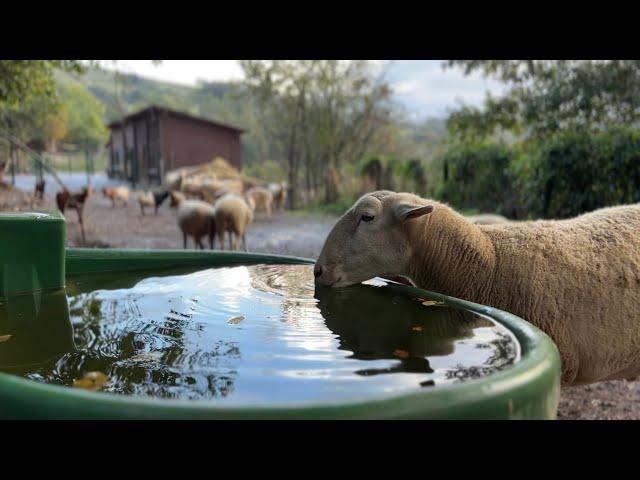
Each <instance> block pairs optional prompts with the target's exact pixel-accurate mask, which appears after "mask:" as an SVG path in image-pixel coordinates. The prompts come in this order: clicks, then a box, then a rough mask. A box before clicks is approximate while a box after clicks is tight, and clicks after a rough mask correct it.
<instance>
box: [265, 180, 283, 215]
mask: <svg viewBox="0 0 640 480" xmlns="http://www.w3.org/2000/svg"><path fill="white" fill-rule="evenodd" d="M267 188H268V189H269V190H270V191H271V194H272V195H273V203H274V205H275V206H276V208H277V209H278V210H284V206H285V203H286V201H287V182H281V183H270V184H269V185H268V186H267Z"/></svg>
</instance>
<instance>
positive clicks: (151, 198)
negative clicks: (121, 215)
mask: <svg viewBox="0 0 640 480" xmlns="http://www.w3.org/2000/svg"><path fill="white" fill-rule="evenodd" d="M168 197H169V192H168V191H166V190H165V191H155V190H154V191H151V190H147V191H145V192H140V193H139V194H138V203H139V204H140V211H141V212H142V215H143V216H144V207H153V208H154V209H155V214H156V215H157V214H158V208H160V205H162V203H163V202H164V201H165V200H166V199H167V198H168Z"/></svg>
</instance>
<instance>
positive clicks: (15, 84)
mask: <svg viewBox="0 0 640 480" xmlns="http://www.w3.org/2000/svg"><path fill="white" fill-rule="evenodd" d="M56 68H57V69H61V70H66V71H73V72H82V71H83V70H84V64H83V63H82V62H81V61H79V60H2V61H0V105H8V106H17V105H19V104H22V103H24V102H27V101H29V100H32V99H34V98H36V97H42V98H48V99H55V97H56V84H55V81H54V77H53V71H54V69H56Z"/></svg>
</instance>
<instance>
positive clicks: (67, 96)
mask: <svg viewBox="0 0 640 480" xmlns="http://www.w3.org/2000/svg"><path fill="white" fill-rule="evenodd" d="M60 97H61V99H62V102H63V105H64V107H65V108H66V110H67V112H68V114H67V115H68V133H67V135H66V137H65V139H66V140H67V141H69V142H72V143H75V144H77V145H79V146H81V147H82V148H83V149H86V150H91V151H94V150H96V149H98V148H99V147H100V145H102V144H103V143H104V142H105V140H106V139H107V129H106V127H105V125H104V105H103V104H102V103H101V102H100V101H99V100H98V99H97V98H95V97H94V96H93V95H92V94H91V93H89V92H88V91H87V89H86V88H84V87H83V86H82V85H80V84H77V83H71V84H67V85H63V86H61V88H60Z"/></svg>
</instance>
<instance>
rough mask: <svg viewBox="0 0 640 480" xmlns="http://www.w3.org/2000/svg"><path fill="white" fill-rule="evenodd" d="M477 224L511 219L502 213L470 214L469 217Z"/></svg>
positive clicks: (488, 223) (503, 221)
mask: <svg viewBox="0 0 640 480" xmlns="http://www.w3.org/2000/svg"><path fill="white" fill-rule="evenodd" d="M467 218H468V219H469V220H470V221H471V222H473V223H475V224H476V225H493V224H496V223H509V219H507V218H505V217H503V216H502V215H494V214H492V213H481V214H480V215H470V216H468V217H467Z"/></svg>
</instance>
